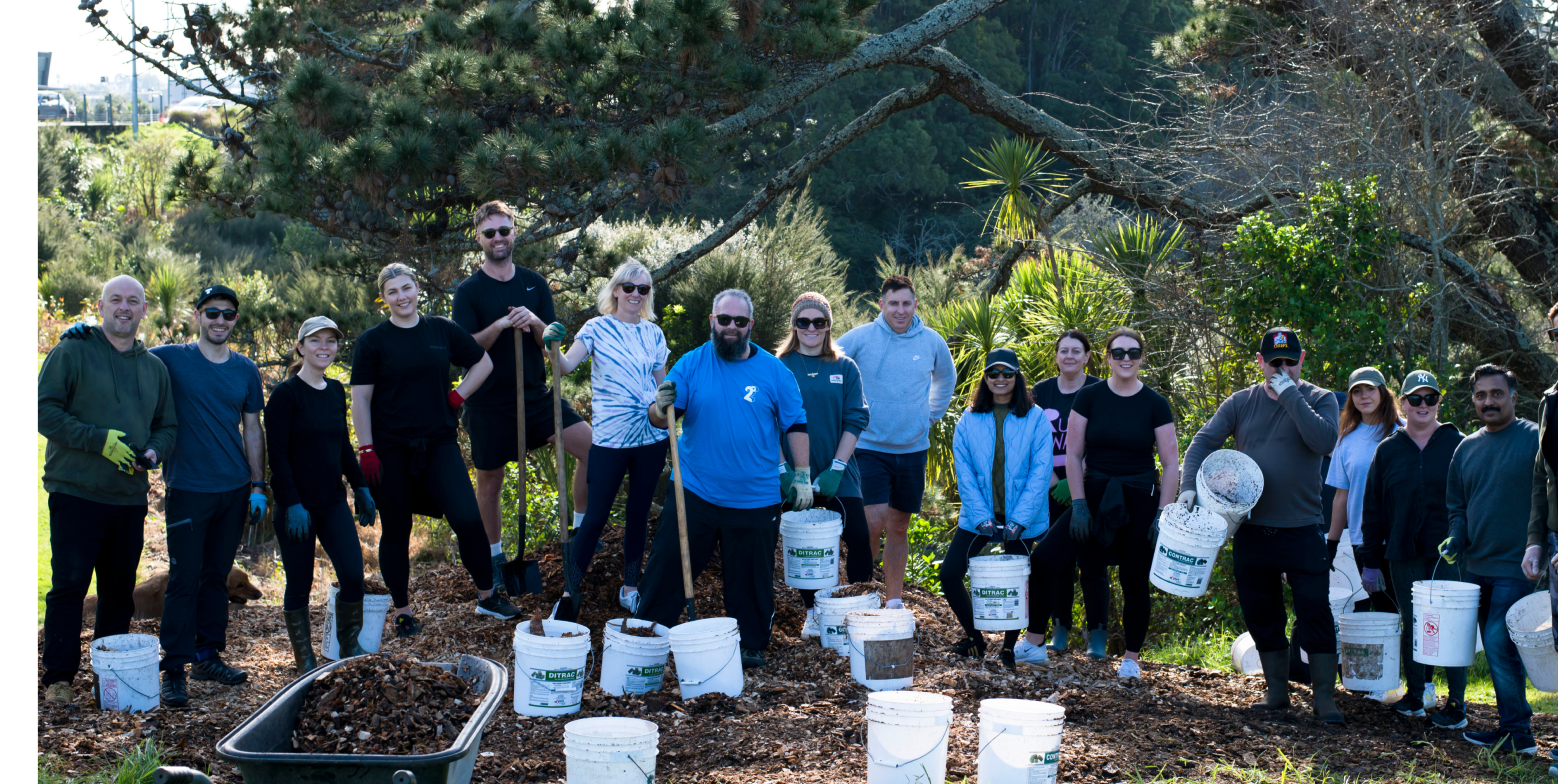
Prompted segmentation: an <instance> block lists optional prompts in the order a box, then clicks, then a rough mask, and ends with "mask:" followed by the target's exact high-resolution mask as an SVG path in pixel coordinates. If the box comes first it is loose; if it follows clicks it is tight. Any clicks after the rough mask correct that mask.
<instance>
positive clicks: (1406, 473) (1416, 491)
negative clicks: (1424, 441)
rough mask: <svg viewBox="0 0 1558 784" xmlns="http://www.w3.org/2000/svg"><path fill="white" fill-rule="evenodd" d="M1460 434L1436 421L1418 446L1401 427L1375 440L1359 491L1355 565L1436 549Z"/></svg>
mask: <svg viewBox="0 0 1558 784" xmlns="http://www.w3.org/2000/svg"><path fill="white" fill-rule="evenodd" d="M1464 438H1465V436H1463V435H1461V431H1459V430H1457V429H1456V428H1455V425H1451V424H1442V425H1440V426H1439V429H1438V430H1436V431H1434V434H1433V435H1432V436H1429V437H1428V446H1426V447H1424V448H1423V449H1418V448H1417V444H1416V443H1415V442H1413V441H1412V437H1411V436H1410V435H1408V434H1407V431H1406V428H1401V429H1400V430H1397V431H1396V432H1395V433H1393V434H1391V435H1390V436H1389V437H1387V438H1386V439H1385V440H1384V441H1382V442H1380V445H1379V449H1377V450H1375V452H1374V463H1373V464H1372V465H1370V466H1369V478H1368V481H1367V483H1366V484H1365V485H1364V491H1363V492H1364V495H1363V546H1362V547H1360V548H1358V563H1361V564H1363V565H1364V566H1365V567H1368V568H1370V569H1378V568H1380V566H1381V565H1382V563H1383V562H1384V561H1396V560H1402V559H1407V558H1416V557H1418V556H1422V555H1428V554H1430V553H1433V552H1436V548H1437V547H1438V545H1439V543H1440V542H1442V541H1444V538H1445V537H1446V536H1449V531H1450V515H1449V511H1448V510H1447V509H1446V508H1445V505H1444V491H1445V483H1446V481H1447V480H1448V478H1449V474H1450V459H1451V458H1453V457H1455V448H1456V447H1457V446H1460V443H1461V441H1462V440H1463V439H1464Z"/></svg>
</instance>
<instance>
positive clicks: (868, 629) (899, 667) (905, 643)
mask: <svg viewBox="0 0 1558 784" xmlns="http://www.w3.org/2000/svg"><path fill="white" fill-rule="evenodd" d="M845 624H847V625H848V626H849V674H850V675H851V676H853V677H854V679H855V682H856V683H859V684H860V685H862V686H864V687H866V688H867V689H870V690H872V691H889V690H892V689H907V688H909V687H910V686H913V685H914V646H915V642H916V641H915V636H914V611H913V610H910V609H908V608H903V609H897V610H856V611H854V612H852V613H850V614H849V615H847V616H845ZM940 780H941V779H932V781H940Z"/></svg>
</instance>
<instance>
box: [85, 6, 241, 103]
mask: <svg viewBox="0 0 1558 784" xmlns="http://www.w3.org/2000/svg"><path fill="white" fill-rule="evenodd" d="M98 27H100V28H101V29H102V30H103V33H104V34H105V35H107V36H108V39H109V40H110V41H112V42H113V44H114V45H115V46H117V47H119V48H120V49H123V50H125V51H126V52H129V53H130V54H131V55H133V56H134V57H135V58H136V59H138V60H140V61H141V62H144V63H146V64H147V65H150V66H151V67H153V68H155V69H157V70H158V71H161V72H162V74H163V75H164V76H166V77H168V78H169V79H172V80H173V81H175V82H178V83H179V86H181V87H183V88H184V89H186V90H188V91H190V92H192V93H194V94H196V95H204V96H205V97H207V98H227V95H224V94H222V93H217V92H212V91H210V90H207V89H206V88H204V87H200V86H198V85H196V84H195V83H194V82H192V81H190V80H188V79H186V78H184V77H182V76H180V75H179V74H178V73H177V72H175V71H174V70H173V69H172V68H170V67H168V66H167V65H166V64H165V63H164V62H163V61H161V60H158V59H155V58H153V57H152V56H150V55H148V54H146V53H144V52H142V51H141V50H139V49H135V48H132V47H131V46H130V44H129V43H127V42H126V41H125V40H124V39H123V38H120V37H119V36H118V35H117V34H115V33H114V31H113V30H111V29H109V27H108V25H106V24H101V23H99V24H98ZM224 92H225V89H224ZM238 103H241V104H243V105H245V106H248V107H249V108H251V109H258V108H260V106H261V102H260V101H259V100H258V99H248V98H245V99H243V100H240V101H238Z"/></svg>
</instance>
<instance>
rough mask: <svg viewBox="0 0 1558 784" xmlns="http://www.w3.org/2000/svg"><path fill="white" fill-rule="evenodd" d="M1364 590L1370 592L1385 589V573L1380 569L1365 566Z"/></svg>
mask: <svg viewBox="0 0 1558 784" xmlns="http://www.w3.org/2000/svg"><path fill="white" fill-rule="evenodd" d="M1363 590H1365V591H1368V592H1369V593H1379V592H1381V591H1383V590H1385V573H1384V572H1382V571H1380V570H1378V569H1371V568H1369V567H1367V566H1365V567H1363Z"/></svg>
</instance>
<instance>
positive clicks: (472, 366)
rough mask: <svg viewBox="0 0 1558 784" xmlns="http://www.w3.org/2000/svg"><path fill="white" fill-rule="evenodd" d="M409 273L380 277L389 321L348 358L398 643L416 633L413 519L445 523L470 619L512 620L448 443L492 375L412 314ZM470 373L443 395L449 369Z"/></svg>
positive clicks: (473, 347)
mask: <svg viewBox="0 0 1558 784" xmlns="http://www.w3.org/2000/svg"><path fill="white" fill-rule="evenodd" d="M418 294H419V290H418V287H417V281H416V273H415V272H414V271H412V269H411V268H410V267H408V266H406V265H404V264H398V263H397V264H390V265H388V266H386V267H385V268H384V269H383V270H380V271H379V295H380V296H381V297H382V298H383V300H384V304H385V305H386V306H388V307H389V311H390V318H389V321H386V322H384V323H382V324H379V325H378V326H376V327H373V328H372V329H369V330H368V331H366V332H364V333H362V336H361V337H359V338H357V345H356V347H355V348H354V349H353V356H352V424H353V425H354V426H355V428H356V430H357V444H358V446H357V453H358V456H359V458H360V459H361V460H362V470H363V473H364V474H365V475H366V476H367V477H368V481H369V482H370V483H372V484H373V485H375V486H376V487H377V489H378V493H379V499H378V500H379V519H380V521H381V522H382V523H383V524H384V533H383V536H382V537H381V538H380V539H379V566H380V569H381V571H383V573H384V582H385V584H386V585H387V586H388V587H389V590H390V594H391V596H392V597H393V598H394V600H395V634H396V635H397V636H400V637H410V636H412V635H414V634H416V633H417V632H419V631H421V630H422V626H421V624H419V623H417V619H416V616H414V615H412V614H411V597H410V595H409V587H408V583H409V582H410V579H411V553H410V550H411V515H412V513H416V514H425V515H427V516H429V517H444V518H446V519H448V521H449V527H450V528H451V529H452V530H453V531H454V534H455V537H456V539H457V541H458V543H459V548H460V562H461V563H462V564H464V565H465V570H466V571H467V572H469V573H470V575H471V581H472V582H474V583H476V592H477V594H478V596H479V597H480V598H479V599H478V600H477V602H476V612H478V613H481V614H483V615H490V616H492V617H494V618H501V619H503V620H512V619H514V618H516V617H518V616H519V611H518V610H516V609H514V605H512V604H509V601H508V599H506V598H504V597H503V594H501V593H497V594H495V593H493V590H492V576H493V575H492V560H491V558H490V556H489V550H488V546H487V533H486V530H485V529H483V528H482V525H481V514H480V513H479V512H478V511H477V509H476V494H475V493H474V492H472V490H471V476H470V473H469V472H467V471H466V469H465V458H464V457H462V456H461V455H460V445H459V443H458V442H457V441H456V440H455V426H456V424H457V419H456V416H455V415H456V412H457V411H458V410H459V408H460V404H462V403H464V402H465V397H466V396H467V395H469V394H471V393H472V392H475V391H476V390H477V389H478V388H480V387H481V384H482V382H483V381H485V380H486V379H487V375H488V374H489V373H491V372H492V360H491V359H490V358H488V356H487V352H486V351H483V350H482V347H481V344H479V343H477V342H476V339H475V338H472V337H471V333H469V332H466V331H465V330H464V329H461V328H460V326H459V325H458V324H455V323H454V322H453V321H450V320H449V319H446V318H443V317H442V316H423V315H421V314H420V313H418V312H417V307H418ZM451 362H452V363H454V364H456V365H459V366H461V367H464V368H467V370H466V373H465V378H464V379H463V380H461V381H460V384H459V386H457V387H455V388H454V389H450V388H449V365H450V363H451Z"/></svg>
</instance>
